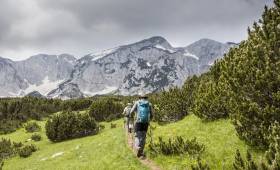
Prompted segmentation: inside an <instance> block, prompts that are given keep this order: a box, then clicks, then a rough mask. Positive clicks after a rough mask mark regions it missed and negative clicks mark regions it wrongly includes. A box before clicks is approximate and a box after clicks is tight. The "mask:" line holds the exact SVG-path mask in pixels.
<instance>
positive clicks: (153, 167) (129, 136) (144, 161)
mask: <svg viewBox="0 0 280 170" xmlns="http://www.w3.org/2000/svg"><path fill="white" fill-rule="evenodd" d="M125 131H126V130H125ZM132 135H133V134H131V133H127V132H126V138H127V144H128V146H129V148H130V149H131V150H132V151H133V153H134V154H136V151H135V150H134V147H133V136H132ZM139 161H140V162H141V163H142V164H144V165H145V166H147V167H148V168H150V169H151V170H161V169H160V168H159V167H158V166H157V165H156V164H155V163H154V162H153V161H151V160H150V159H148V158H145V159H139Z"/></svg>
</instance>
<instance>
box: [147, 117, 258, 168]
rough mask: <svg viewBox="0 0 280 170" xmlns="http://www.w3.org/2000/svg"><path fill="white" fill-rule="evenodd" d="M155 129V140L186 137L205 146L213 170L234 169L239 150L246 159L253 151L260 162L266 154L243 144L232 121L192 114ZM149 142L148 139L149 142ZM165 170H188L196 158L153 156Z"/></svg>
mask: <svg viewBox="0 0 280 170" xmlns="http://www.w3.org/2000/svg"><path fill="white" fill-rule="evenodd" d="M153 126H155V127H156V129H155V130H153V132H152V134H153V140H157V139H158V137H159V136H162V137H163V138H164V139H168V138H170V137H174V136H183V137H185V138H188V139H192V138H194V137H196V138H197V141H198V142H200V143H203V144H204V145H205V146H206V149H205V152H204V153H203V154H202V159H203V160H205V161H206V162H207V163H208V164H209V165H210V168H211V169H232V163H233V162H234V156H235V153H236V149H239V150H240V152H241V153H242V154H243V156H245V153H246V151H247V150H250V151H251V152H253V155H254V157H255V158H257V159H260V158H261V156H262V155H263V153H262V152H261V151H257V150H254V149H253V148H250V147H249V146H248V145H246V144H245V143H244V142H243V141H241V140H240V139H239V138H238V136H237V135H236V131H235V129H234V126H233V125H232V124H231V122H230V120H218V121H214V122H204V121H202V120H201V119H199V118H198V117H196V116H195V115H189V116H187V117H186V118H185V119H183V120H181V121H179V122H176V123H171V124H167V125H164V126H159V125H156V124H153ZM148 141H149V139H148ZM151 159H153V160H154V161H155V162H156V163H157V164H159V165H160V166H161V167H162V168H163V169H172V170H173V169H186V168H187V169H189V168H190V165H191V164H193V163H195V162H196V159H195V158H192V157H190V156H188V155H180V156H164V155H159V156H157V157H151Z"/></svg>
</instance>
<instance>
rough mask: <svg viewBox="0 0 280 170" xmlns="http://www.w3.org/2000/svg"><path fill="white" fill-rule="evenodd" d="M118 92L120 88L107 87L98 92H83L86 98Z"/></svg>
mask: <svg viewBox="0 0 280 170" xmlns="http://www.w3.org/2000/svg"><path fill="white" fill-rule="evenodd" d="M117 90H118V87H115V86H105V88H104V89H103V90H101V91H98V92H90V91H83V94H85V95H86V96H95V95H103V94H109V93H113V92H115V91H117Z"/></svg>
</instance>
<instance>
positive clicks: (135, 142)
mask: <svg viewBox="0 0 280 170" xmlns="http://www.w3.org/2000/svg"><path fill="white" fill-rule="evenodd" d="M139 145H140V131H135V141H134V147H135V149H137V150H138V149H139V148H140V146H139Z"/></svg>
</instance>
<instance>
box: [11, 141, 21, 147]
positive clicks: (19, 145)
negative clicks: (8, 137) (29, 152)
mask: <svg viewBox="0 0 280 170" xmlns="http://www.w3.org/2000/svg"><path fill="white" fill-rule="evenodd" d="M13 146H14V148H20V147H22V146H23V144H22V143H21V142H13Z"/></svg>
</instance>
